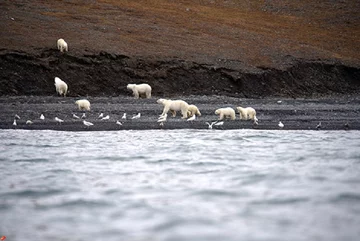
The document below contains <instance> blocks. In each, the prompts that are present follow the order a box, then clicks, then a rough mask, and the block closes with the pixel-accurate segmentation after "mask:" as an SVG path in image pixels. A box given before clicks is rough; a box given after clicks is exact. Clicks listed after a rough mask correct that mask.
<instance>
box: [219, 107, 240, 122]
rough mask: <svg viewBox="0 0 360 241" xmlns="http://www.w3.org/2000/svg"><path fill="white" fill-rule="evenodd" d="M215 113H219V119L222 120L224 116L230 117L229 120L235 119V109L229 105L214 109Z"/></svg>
mask: <svg viewBox="0 0 360 241" xmlns="http://www.w3.org/2000/svg"><path fill="white" fill-rule="evenodd" d="M215 114H216V115H219V120H223V119H224V118H230V119H231V120H235V119H236V117H235V110H234V109H233V108H231V107H225V108H219V109H217V110H216V111H215Z"/></svg>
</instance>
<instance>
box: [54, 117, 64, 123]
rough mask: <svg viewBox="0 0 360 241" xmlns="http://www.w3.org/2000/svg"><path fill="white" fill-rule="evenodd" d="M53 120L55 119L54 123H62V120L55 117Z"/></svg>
mask: <svg viewBox="0 0 360 241" xmlns="http://www.w3.org/2000/svg"><path fill="white" fill-rule="evenodd" d="M54 119H55V121H56V122H59V123H60V124H61V123H62V122H64V120H62V119H60V118H57V117H55V118H54Z"/></svg>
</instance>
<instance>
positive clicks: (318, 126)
mask: <svg viewBox="0 0 360 241" xmlns="http://www.w3.org/2000/svg"><path fill="white" fill-rule="evenodd" d="M316 129H321V121H320V122H319V124H317V126H316Z"/></svg>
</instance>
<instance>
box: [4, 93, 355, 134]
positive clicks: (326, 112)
mask: <svg viewBox="0 0 360 241" xmlns="http://www.w3.org/2000/svg"><path fill="white" fill-rule="evenodd" d="M158 98H162V97H160V96H153V97H152V98H151V99H134V98H133V97H130V96H118V97H90V96H89V97H87V99H88V100H89V101H90V102H91V111H89V112H85V115H86V118H85V120H86V121H90V122H92V123H93V124H94V125H93V126H90V127H87V126H85V125H84V124H83V122H82V120H81V119H76V118H74V117H73V114H75V115H77V116H79V117H81V116H82V114H83V113H84V111H79V110H78V108H77V106H76V105H75V101H76V100H77V99H80V98H74V97H65V98H64V97H57V96H9V97H0V109H1V112H2V114H1V116H0V129H27V130H47V129H48V130H59V131H108V130H149V129H159V130H161V129H164V130H165V129H208V125H207V124H206V122H213V121H216V120H217V119H218V116H217V115H215V113H214V112H215V110H216V109H217V108H221V107H233V108H234V109H235V108H236V107H237V106H242V107H247V106H251V107H253V108H255V109H256V111H257V118H258V119H259V123H258V125H254V124H253V123H252V121H250V120H249V121H244V120H240V119H239V114H238V113H237V114H236V120H234V121H232V120H225V122H224V124H223V125H222V126H217V127H215V126H214V128H213V129H221V130H226V129H284V130H360V121H359V116H360V97H357V96H347V97H344V96H341V97H340V96H338V97H333V98H324V99H300V98H299V99H281V98H266V99H244V98H234V97H227V96H182V97H179V98H177V99H182V100H185V101H186V102H188V103H189V104H195V105H196V106H198V108H199V109H200V112H201V116H200V117H198V118H197V119H196V120H195V121H192V122H189V121H186V120H183V119H181V115H180V113H177V115H176V117H172V116H171V115H170V113H169V117H168V118H167V122H165V124H164V126H160V125H159V123H158V122H157V119H158V117H159V115H160V114H161V113H162V106H161V105H159V104H157V103H156V100H157V99H158ZM100 113H103V114H104V116H106V115H109V116H110V119H109V120H101V119H99V118H98V117H99V115H100ZM124 113H127V119H126V120H124V119H121V117H122V116H123V114H124ZM138 113H141V118H140V119H131V117H132V116H133V115H136V114H138ZM41 114H43V115H44V116H45V120H40V118H39V117H40V115H41ZM15 115H18V116H19V117H20V119H16V118H15ZM55 117H58V118H60V119H62V120H64V122H63V123H61V124H60V123H58V122H56V121H55V120H54V118H55ZM14 119H16V124H17V125H16V126H15V125H13V122H14ZM27 120H31V121H32V122H33V123H32V124H26V121H27ZM116 121H120V122H121V124H122V125H119V124H116ZM279 121H281V122H282V123H283V124H284V127H283V128H279V127H278V123H279ZM320 122H321V127H320V128H317V125H318V124H319V123H320Z"/></svg>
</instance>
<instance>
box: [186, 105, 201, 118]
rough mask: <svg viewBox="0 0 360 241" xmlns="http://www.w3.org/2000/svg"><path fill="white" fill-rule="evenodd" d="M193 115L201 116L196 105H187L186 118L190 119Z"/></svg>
mask: <svg viewBox="0 0 360 241" xmlns="http://www.w3.org/2000/svg"><path fill="white" fill-rule="evenodd" d="M193 115H197V116H201V113H200V111H199V108H197V106H196V105H189V108H188V112H187V116H188V117H192V116H193Z"/></svg>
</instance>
